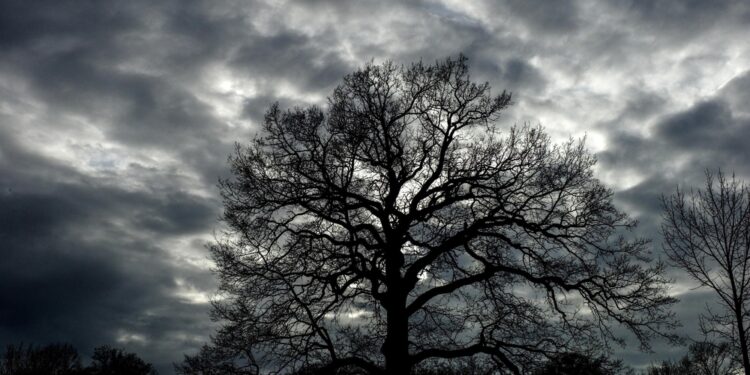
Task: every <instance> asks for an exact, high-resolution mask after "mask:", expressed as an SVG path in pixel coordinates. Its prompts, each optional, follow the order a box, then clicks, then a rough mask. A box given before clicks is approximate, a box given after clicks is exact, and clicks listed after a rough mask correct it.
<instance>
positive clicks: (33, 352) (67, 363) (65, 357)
mask: <svg viewBox="0 0 750 375" xmlns="http://www.w3.org/2000/svg"><path fill="white" fill-rule="evenodd" d="M156 374H157V372H156V370H154V368H153V366H152V365H151V364H150V363H146V362H145V361H143V360H142V359H141V358H139V357H138V356H137V355H136V354H134V353H128V352H125V351H124V350H122V349H119V348H113V347H110V346H107V345H104V346H100V347H97V348H95V349H94V354H93V355H92V357H91V363H90V364H89V365H88V366H84V365H83V361H82V359H81V356H80V355H79V354H78V350H76V348H75V347H73V345H71V344H67V343H54V344H49V345H45V346H35V345H24V344H18V345H13V344H11V345H8V346H7V347H6V348H5V350H4V351H3V352H2V357H1V358H0V375H156Z"/></svg>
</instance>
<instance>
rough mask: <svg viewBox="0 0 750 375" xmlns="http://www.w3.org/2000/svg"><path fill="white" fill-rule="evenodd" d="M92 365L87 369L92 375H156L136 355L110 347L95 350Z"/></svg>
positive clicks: (150, 367) (147, 364)
mask: <svg viewBox="0 0 750 375" xmlns="http://www.w3.org/2000/svg"><path fill="white" fill-rule="evenodd" d="M91 359H92V363H91V365H90V366H89V367H88V368H87V374H91V375H155V374H156V371H155V370H154V369H153V367H152V366H151V364H149V363H146V362H144V361H143V360H142V359H140V358H139V357H138V356H137V355H135V354H134V353H127V352H125V351H123V350H122V349H118V348H112V347H110V346H106V345H105V346H100V347H98V348H95V349H94V355H93V356H92V357H91Z"/></svg>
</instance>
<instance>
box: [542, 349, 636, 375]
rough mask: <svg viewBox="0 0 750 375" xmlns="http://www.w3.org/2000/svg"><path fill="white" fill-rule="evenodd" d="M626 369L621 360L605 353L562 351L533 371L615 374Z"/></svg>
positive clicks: (562, 374)
mask: <svg viewBox="0 0 750 375" xmlns="http://www.w3.org/2000/svg"><path fill="white" fill-rule="evenodd" d="M625 371H626V369H625V367H624V366H623V365H622V363H621V362H620V361H613V360H610V359H609V358H607V357H605V356H603V355H602V356H590V355H586V354H582V353H561V354H558V355H556V356H555V357H553V358H552V359H550V360H549V361H547V362H546V363H545V364H544V365H543V366H541V367H540V368H539V369H537V370H535V371H533V372H532V373H533V375H615V374H621V373H624V372H625ZM631 371H632V370H631Z"/></svg>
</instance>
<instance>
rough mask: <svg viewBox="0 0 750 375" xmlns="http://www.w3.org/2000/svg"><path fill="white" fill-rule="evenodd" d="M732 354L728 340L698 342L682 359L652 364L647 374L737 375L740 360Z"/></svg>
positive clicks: (692, 345)
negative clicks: (717, 342) (716, 342)
mask: <svg viewBox="0 0 750 375" xmlns="http://www.w3.org/2000/svg"><path fill="white" fill-rule="evenodd" d="M732 355H733V353H732V347H731V345H729V344H728V343H726V342H723V343H719V344H715V343H711V342H697V343H693V344H691V345H690V347H689V349H688V354H687V355H685V356H684V357H683V358H682V359H681V360H679V361H677V362H663V363H662V364H661V365H659V366H651V367H650V368H649V369H648V370H647V371H646V375H735V374H737V370H738V368H737V364H738V361H737V360H736V359H735V358H733V357H732Z"/></svg>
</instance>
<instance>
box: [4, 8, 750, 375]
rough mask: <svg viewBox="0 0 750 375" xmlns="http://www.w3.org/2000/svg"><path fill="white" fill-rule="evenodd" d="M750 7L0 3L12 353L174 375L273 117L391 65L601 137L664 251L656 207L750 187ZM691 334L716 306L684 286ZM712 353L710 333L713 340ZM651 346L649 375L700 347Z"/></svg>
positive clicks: (511, 117) (615, 172) (626, 199)
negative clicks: (214, 248)
mask: <svg viewBox="0 0 750 375" xmlns="http://www.w3.org/2000/svg"><path fill="white" fill-rule="evenodd" d="M748 30H750V2H747V1H742V0H737V1H731V0H712V1H701V0H630V1H628V0H605V1H593V0H580V1H577V0H558V1H534V0H532V1H523V0H503V1H490V0H486V1H471V2H469V1H461V0H425V1H403V2H396V1H394V2H386V1H350V2H344V1H334V0H330V1H326V0H313V1H298V2H294V1H205V2H198V1H176V0H174V1H170V0H166V1H150V0H143V1H140V0H132V1H121V2H104V1H61V0H49V1H33V2H29V1H24V0H3V1H1V2H0V345H4V344H7V343H14V342H15V343H18V342H21V341H23V342H26V343H29V342H33V343H40V344H41V343H48V342H54V341H66V342H71V343H73V344H74V345H75V346H76V347H78V348H79V349H80V350H81V352H83V353H84V354H86V353H89V354H90V353H91V352H92V351H93V347H94V346H97V345H101V344H113V345H116V346H120V347H124V348H126V349H127V350H130V351H134V352H136V353H138V354H139V355H140V356H141V357H142V358H144V359H145V360H147V361H149V362H152V363H154V364H155V365H156V366H157V368H159V369H160V370H161V373H162V374H170V373H172V367H171V363H172V362H175V361H180V360H181V358H182V355H183V353H194V352H195V351H196V350H197V349H198V348H199V346H200V345H201V344H202V343H203V342H205V341H206V340H207V339H208V336H209V335H210V333H211V332H212V330H213V329H214V325H213V323H211V321H210V320H209V318H208V311H209V310H210V304H209V300H210V298H211V296H212V294H213V293H214V292H215V291H216V286H217V285H216V282H215V280H214V277H213V275H212V273H211V262H210V260H209V255H208V251H207V250H206V248H205V245H206V244H207V243H209V242H210V241H211V240H212V238H213V234H214V233H215V232H216V231H219V230H221V224H220V223H219V221H218V218H219V216H220V215H221V211H222V208H221V200H220V198H219V197H218V189H217V182H218V179H219V178H221V177H227V176H228V166H227V162H226V161H227V157H228V155H230V153H231V152H232V149H233V144H234V142H240V143H242V142H248V141H249V140H250V139H251V138H252V137H253V135H254V134H256V131H257V129H259V124H260V121H261V120H262V116H263V113H264V112H265V110H266V109H267V108H268V106H269V105H271V104H272V103H274V102H279V103H280V104H281V106H282V107H291V106H295V105H296V106H305V105H310V104H325V100H326V96H327V95H329V94H330V93H331V92H332V90H333V88H334V87H335V86H336V85H337V84H338V83H339V82H341V78H342V77H343V76H344V75H346V74H347V73H350V72H352V71H354V70H355V69H357V68H358V67H361V66H363V64H365V63H367V62H370V61H374V62H376V63H377V62H383V61H385V60H391V61H394V62H397V63H404V64H408V63H410V62H414V61H418V60H420V59H421V60H422V61H424V62H427V63H432V62H435V61H437V60H442V59H444V58H446V57H449V56H453V57H455V56H458V54H461V53H463V54H464V55H466V56H467V57H468V58H469V65H470V67H471V74H472V78H473V79H475V80H477V81H488V82H489V83H490V84H491V86H492V87H493V89H494V90H495V92H497V93H499V92H500V91H501V90H508V91H510V92H512V94H513V98H514V99H513V100H514V103H515V104H514V106H513V107H512V108H510V109H509V110H507V111H506V112H505V114H504V115H503V116H502V117H501V118H500V120H499V122H500V124H502V125H503V126H508V127H509V126H512V125H513V124H525V123H528V124H532V125H536V124H541V125H542V126H543V127H544V128H545V129H546V131H547V132H548V133H550V134H551V135H552V137H553V138H554V139H556V140H560V141H563V140H566V139H568V138H570V137H573V138H581V137H585V138H586V145H587V147H588V149H589V150H590V152H592V153H594V154H596V155H597V158H598V160H599V163H598V165H597V167H596V175H597V177H598V178H600V179H601V180H602V181H603V182H604V183H605V184H607V185H608V186H609V187H610V188H612V189H613V190H614V191H615V202H616V203H617V205H618V206H619V207H620V208H621V209H622V210H624V211H625V212H627V213H628V214H630V215H631V216H632V217H634V218H636V219H638V220H639V222H640V227H639V230H638V231H639V233H640V234H641V235H643V236H646V237H648V238H651V239H653V245H654V252H655V254H656V256H659V255H660V252H661V250H660V241H661V240H660V235H659V230H658V226H659V222H660V208H659V204H658V198H659V196H660V194H662V193H670V192H672V191H674V189H675V187H676V186H678V184H679V185H680V186H699V185H700V184H702V180H703V173H704V170H705V169H706V168H709V169H714V170H715V169H716V168H722V169H724V170H725V171H728V172H734V173H736V175H737V176H738V177H740V178H744V179H750V147H747V145H746V143H747V141H748V140H750V43H748V42H747V36H748V34H747V31H748ZM671 272H672V273H673V277H674V278H675V280H676V282H675V284H674V287H673V289H672V293H673V294H674V295H675V296H677V297H678V298H680V300H681V302H680V303H679V304H678V305H676V306H675V311H676V313H677V314H678V317H679V318H680V319H681V320H682V322H683V324H684V327H683V329H682V330H681V332H683V333H684V334H686V335H692V336H693V337H696V335H697V329H696V327H695V325H696V324H697V320H696V317H697V315H698V314H699V313H700V311H701V310H702V309H703V308H704V306H705V303H707V302H708V303H711V301H712V300H711V298H712V297H711V294H710V293H708V292H706V291H703V290H696V289H694V287H695V283H694V282H691V281H690V280H688V279H686V278H684V276H682V275H681V274H680V273H678V272H676V271H671ZM696 338H697V337H696ZM654 350H655V352H654V353H641V352H639V351H638V348H637V346H636V345H630V346H628V347H626V348H624V349H618V351H617V352H616V353H615V354H616V356H618V357H620V358H623V359H624V360H625V361H626V363H628V364H630V365H633V366H642V365H645V364H648V363H652V362H655V361H659V360H661V359H663V358H674V357H676V356H681V355H682V354H683V353H684V348H681V347H670V346H668V345H664V344H659V343H655V347H654Z"/></svg>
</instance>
